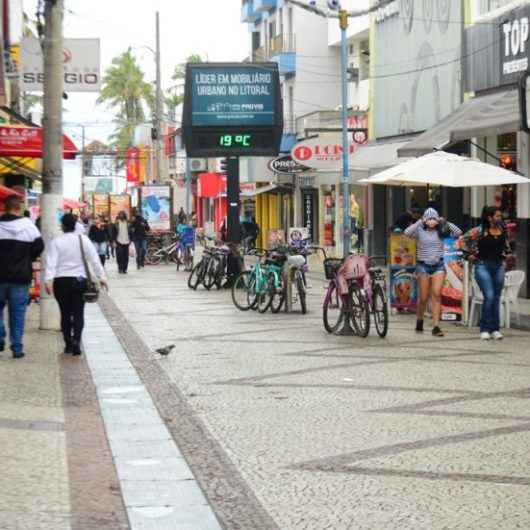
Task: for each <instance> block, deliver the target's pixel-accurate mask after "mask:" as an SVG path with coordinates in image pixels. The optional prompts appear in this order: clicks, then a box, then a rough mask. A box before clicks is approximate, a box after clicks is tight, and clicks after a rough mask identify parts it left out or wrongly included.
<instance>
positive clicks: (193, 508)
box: [84, 306, 221, 530]
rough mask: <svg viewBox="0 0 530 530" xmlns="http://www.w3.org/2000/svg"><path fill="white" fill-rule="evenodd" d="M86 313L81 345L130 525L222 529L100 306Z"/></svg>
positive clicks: (139, 529) (143, 529) (153, 529)
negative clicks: (94, 389) (95, 392)
mask: <svg viewBox="0 0 530 530" xmlns="http://www.w3.org/2000/svg"><path fill="white" fill-rule="evenodd" d="M87 317H88V322H89V324H88V326H87V330H86V334H85V337H86V338H85V340H84V349H85V353H86V356H87V359H88V364H89V366H90V370H91V372H92V377H93V380H94V384H95V387H96V391H97V394H98V399H99V404H100V408H101V413H102V416H103V420H104V423H105V428H106V431H107V436H108V440H109V444H110V448H111V451H112V455H113V457H114V461H115V464H116V469H117V473H118V478H119V480H120V486H121V492H122V495H123V500H124V503H125V507H126V509H127V513H128V517H129V523H130V528H131V530H165V529H168V530H169V529H175V528H179V529H180V528H182V529H190V530H191V529H193V528H196V529H199V528H200V529H203V530H220V528H221V527H220V526H219V524H218V522H217V519H216V517H215V515H214V513H213V512H212V510H211V509H210V507H209V505H208V503H207V501H206V499H205V498H204V495H203V493H202V491H201V489H200V488H199V486H198V485H197V483H196V481H195V480H194V477H193V475H192V473H191V471H190V469H189V468H188V466H187V464H186V462H185V461H184V460H183V458H182V455H181V453H180V451H179V450H178V448H177V446H176V445H175V442H174V441H173V439H172V438H171V436H170V434H169V432H168V431H167V429H166V427H165V425H164V422H163V421H162V419H161V418H160V416H159V414H158V411H157V409H156V407H155V406H154V404H153V402H152V399H151V397H150V395H149V393H148V392H147V390H146V389H145V387H144V385H143V384H142V382H141V381H140V379H139V377H138V375H137V373H136V371H135V369H134V368H133V367H132V366H131V363H130V362H129V360H128V358H127V355H126V353H125V351H124V350H123V348H122V346H121V344H120V342H119V341H118V339H117V338H116V336H115V335H114V333H113V331H112V329H111V328H110V326H109V324H108V322H107V320H106V319H105V317H104V316H103V314H102V313H101V310H100V309H99V308H98V307H97V306H89V307H88V310H87ZM162 470H164V471H162Z"/></svg>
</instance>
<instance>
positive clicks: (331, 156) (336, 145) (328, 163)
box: [291, 134, 358, 171]
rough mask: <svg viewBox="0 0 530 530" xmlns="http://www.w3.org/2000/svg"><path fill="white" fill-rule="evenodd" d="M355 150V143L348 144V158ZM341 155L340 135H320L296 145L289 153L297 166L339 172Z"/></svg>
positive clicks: (356, 146) (356, 145)
mask: <svg viewBox="0 0 530 530" xmlns="http://www.w3.org/2000/svg"><path fill="white" fill-rule="evenodd" d="M357 148H358V144H357V143H356V142H350V144H349V147H348V149H349V156H350V157H351V156H352V155H353V153H354V152H355V151H356V150H357ZM342 153H343V149H342V137H341V135H340V134H336V135H334V134H333V135H321V136H319V137H317V138H311V139H309V140H304V141H302V142H300V143H298V144H296V145H295V146H294V147H293V149H292V151H291V156H292V158H293V160H295V161H296V162H298V163H299V164H303V165H305V166H307V167H309V168H311V169H319V170H324V171H340V170H341V168H342Z"/></svg>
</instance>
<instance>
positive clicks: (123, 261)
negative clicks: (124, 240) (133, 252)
mask: <svg viewBox="0 0 530 530" xmlns="http://www.w3.org/2000/svg"><path fill="white" fill-rule="evenodd" d="M116 261H117V262H118V271H119V272H127V269H128V267H129V245H122V244H121V243H116Z"/></svg>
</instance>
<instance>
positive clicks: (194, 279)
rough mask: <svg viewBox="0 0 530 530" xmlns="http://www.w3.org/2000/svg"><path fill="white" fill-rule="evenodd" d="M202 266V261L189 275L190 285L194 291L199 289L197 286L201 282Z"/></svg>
mask: <svg viewBox="0 0 530 530" xmlns="http://www.w3.org/2000/svg"><path fill="white" fill-rule="evenodd" d="M201 266H202V262H199V263H197V265H195V267H193V269H191V272H190V275H189V277H188V287H189V288H190V289H193V290H194V291H195V290H197V286H198V285H199V283H201V275H202V274H201V273H202V271H201Z"/></svg>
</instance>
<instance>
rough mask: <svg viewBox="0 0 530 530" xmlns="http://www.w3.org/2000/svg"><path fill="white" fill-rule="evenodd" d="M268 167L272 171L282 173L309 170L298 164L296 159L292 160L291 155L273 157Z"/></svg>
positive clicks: (291, 173)
mask: <svg viewBox="0 0 530 530" xmlns="http://www.w3.org/2000/svg"><path fill="white" fill-rule="evenodd" d="M268 167H269V169H270V170H271V171H272V172H274V173H280V174H282V175H293V174H298V173H303V172H305V171H309V169H310V168H308V167H307V166H304V165H303V164H300V163H299V162H297V161H296V160H293V157H292V156H291V155H283V156H279V157H277V158H273V159H272V160H271V161H270V162H269V164H268Z"/></svg>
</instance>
